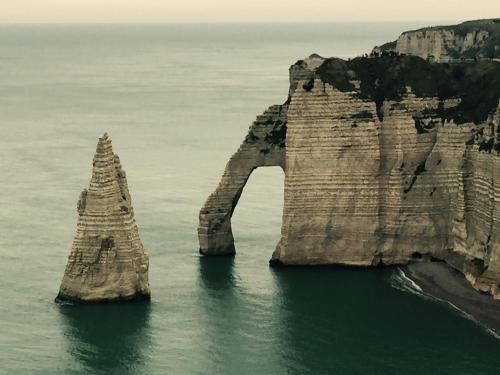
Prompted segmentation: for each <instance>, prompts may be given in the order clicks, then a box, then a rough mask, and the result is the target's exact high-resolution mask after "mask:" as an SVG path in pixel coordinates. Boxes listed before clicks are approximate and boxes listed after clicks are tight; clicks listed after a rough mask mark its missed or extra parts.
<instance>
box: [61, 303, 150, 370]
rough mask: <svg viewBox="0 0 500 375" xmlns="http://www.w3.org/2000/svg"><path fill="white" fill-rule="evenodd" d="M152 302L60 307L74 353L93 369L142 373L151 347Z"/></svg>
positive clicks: (80, 363) (78, 360) (69, 349)
mask: <svg viewBox="0 0 500 375" xmlns="http://www.w3.org/2000/svg"><path fill="white" fill-rule="evenodd" d="M150 309H151V306H150V304H149V303H143V302H137V303H125V304H109V305H88V306H72V305H62V306H60V307H59V312H60V316H61V320H62V323H63V327H64V337H65V339H66V341H67V348H68V351H69V352H70V354H71V356H72V357H73V358H74V359H75V360H76V362H77V363H78V365H79V366H81V367H83V368H84V369H85V370H86V371H87V372H92V373H96V372H97V373H101V372H102V373H110V372H112V373H121V372H123V371H126V372H127V373H136V372H137V373H140V372H141V369H143V368H144V365H145V363H146V360H147V352H148V351H149V349H150V346H151V345H150V341H151V332H150V325H149V315H150Z"/></svg>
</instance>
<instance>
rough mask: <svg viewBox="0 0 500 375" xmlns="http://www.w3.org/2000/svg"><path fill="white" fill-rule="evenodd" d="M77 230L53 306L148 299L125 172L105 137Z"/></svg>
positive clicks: (79, 207) (81, 204)
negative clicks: (58, 304) (57, 301)
mask: <svg viewBox="0 0 500 375" xmlns="http://www.w3.org/2000/svg"><path fill="white" fill-rule="evenodd" d="M77 210H78V215H79V216H78V224H77V230H76V235H75V238H74V240H73V245H72V247H71V252H70V255H69V258H68V263H67V266H66V271H65V272H64V277H63V279H62V283H61V287H60V290H59V294H58V296H57V298H56V300H60V301H73V302H84V303H89V302H110V301H127V300H134V299H149V298H150V290H149V283H148V268H149V257H148V254H147V252H146V251H145V250H144V247H143V246H142V243H141V240H140V238H139V232H138V229H137V225H136V223H135V219H134V210H133V208H132V204H131V199H130V194H129V191H128V185H127V179H126V176H125V172H124V171H123V169H122V166H121V164H120V159H119V158H118V155H116V154H114V153H113V149H112V146H111V140H110V139H109V138H108V135H107V134H104V136H103V137H102V138H100V139H99V143H98V144H97V150H96V153H95V156H94V160H93V170H92V179H91V181H90V186H89V188H88V189H84V190H83V192H82V193H81V195H80V199H79V200H78V205H77Z"/></svg>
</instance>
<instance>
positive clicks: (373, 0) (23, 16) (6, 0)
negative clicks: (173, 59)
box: [0, 0, 500, 23]
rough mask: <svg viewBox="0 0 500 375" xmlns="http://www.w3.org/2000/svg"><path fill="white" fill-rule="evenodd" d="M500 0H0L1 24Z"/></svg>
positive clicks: (484, 8)
mask: <svg viewBox="0 0 500 375" xmlns="http://www.w3.org/2000/svg"><path fill="white" fill-rule="evenodd" d="M493 17H500V0H0V22H1V23H5V22H172V21H173V22H186V21H187V22H199V21H202V22H219V21H225V22H227V21H250V22H259V21H261V22H262V21H420V20H424V21H433V20H435V21H441V20H450V21H460V20H466V19H476V18H493Z"/></svg>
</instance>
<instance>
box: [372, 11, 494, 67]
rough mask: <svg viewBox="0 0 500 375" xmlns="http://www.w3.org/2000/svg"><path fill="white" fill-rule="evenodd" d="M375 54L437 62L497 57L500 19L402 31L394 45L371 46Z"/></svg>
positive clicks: (391, 43)
mask: <svg viewBox="0 0 500 375" xmlns="http://www.w3.org/2000/svg"><path fill="white" fill-rule="evenodd" d="M373 51H374V52H375V53H382V52H384V51H395V52H398V53H402V54H408V55H413V56H419V57H422V58H424V59H431V60H433V61H437V62H447V61H450V60H454V59H474V58H476V59H483V58H499V57H500V19H487V20H477V21H467V22H464V23H461V24H458V25H450V26H438V27H426V28H423V29H419V30H415V31H406V32H404V33H403V34H401V35H400V36H399V38H398V39H397V40H396V41H395V42H390V43H386V44H384V45H382V46H380V47H375V48H374V50H373Z"/></svg>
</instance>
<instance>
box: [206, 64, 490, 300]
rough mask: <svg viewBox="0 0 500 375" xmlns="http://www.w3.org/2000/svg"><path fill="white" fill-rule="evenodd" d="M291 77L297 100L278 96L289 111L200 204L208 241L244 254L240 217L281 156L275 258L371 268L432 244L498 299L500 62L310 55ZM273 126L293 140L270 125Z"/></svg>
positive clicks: (435, 252)
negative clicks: (253, 180)
mask: <svg viewBox="0 0 500 375" xmlns="http://www.w3.org/2000/svg"><path fill="white" fill-rule="evenodd" d="M290 77H291V79H290V81H291V82H290V96H289V98H288V100H287V102H286V103H285V104H284V105H283V106H282V107H271V108H281V111H274V112H273V113H274V114H275V115H274V117H273V116H269V115H268V117H267V118H268V120H266V121H264V123H265V124H266V125H263V124H260V125H258V128H259V129H260V130H261V133H260V135H259V136H258V137H256V138H255V142H254V143H252V142H249V139H253V137H252V136H251V134H253V133H254V130H253V129H254V127H256V124H257V123H258V122H257V123H256V124H254V125H253V126H252V127H251V128H250V132H249V135H248V136H247V138H246V139H245V141H244V142H243V145H242V146H241V148H240V150H238V152H237V153H236V154H235V155H234V156H233V157H232V158H231V160H230V162H229V163H228V165H227V167H226V171H225V173H224V176H223V178H222V181H221V183H220V184H219V187H218V188H217V189H216V191H215V193H213V194H212V195H211V196H210V197H209V199H208V201H207V203H206V204H205V206H204V208H203V209H202V211H201V213H200V227H199V236H200V250H201V252H202V253H203V254H208V255H218V254H232V253H234V244H233V236H232V233H231V226H230V218H231V215H232V213H233V211H234V208H235V205H236V203H237V200H238V198H239V196H240V195H241V192H242V189H243V187H244V184H245V182H246V180H247V179H248V176H249V174H250V173H251V171H252V170H253V169H255V168H256V167H259V166H266V165H280V166H282V167H283V168H284V171H285V202H284V209H283V223H282V230H281V234H282V236H281V240H280V241H279V244H278V246H277V248H276V250H275V252H274V254H273V256H272V260H271V262H272V263H274V264H283V265H332V264H341V265H353V266H373V265H381V264H386V265H390V264H405V263H407V262H409V261H411V260H412V259H414V258H419V257H422V256H423V255H424V254H425V255H426V256H432V257H435V258H439V259H443V260H446V261H447V262H448V263H449V264H451V265H453V266H454V267H455V268H457V269H459V270H460V271H461V272H463V273H464V274H465V275H466V277H467V279H468V280H469V281H470V282H471V283H472V284H473V285H474V287H475V288H477V289H480V290H482V291H485V292H488V293H491V294H493V295H494V296H495V297H496V298H500V289H499V284H500V238H499V235H498V234H497V233H499V232H498V229H500V228H498V226H499V225H500V224H499V223H500V211H499V208H498V204H499V203H498V202H499V200H500V187H499V184H497V183H496V179H497V176H499V175H500V156H499V155H498V152H499V151H500V135H499V130H500V129H499V126H500V121H499V119H500V109H499V107H498V98H499V96H500V95H499V94H500V92H499V91H500V64H499V63H496V62H492V61H481V62H477V63H473V64H453V65H448V64H446V65H443V64H431V63H429V62H426V61H425V60H423V59H421V58H418V57H413V56H384V57H378V58H357V59H354V60H350V61H344V60H340V59H322V58H320V57H318V56H312V57H311V58H310V59H306V60H301V61H299V62H297V63H296V64H295V65H294V66H292V68H291V69H290ZM278 112H279V113H280V115H279V116H277V115H276V113H278ZM278 118H279V122H275V121H276V120H277V119H278ZM277 123H279V124H282V123H286V134H283V136H284V147H283V140H282V139H280V142H279V143H280V145H279V146H276V145H273V144H272V143H270V142H269V138H268V137H266V136H265V135H266V134H268V133H269V132H270V131H271V130H272V129H274V128H275V126H276V124H277ZM263 149H265V150H270V151H269V152H267V153H263V152H262V151H261V150H263Z"/></svg>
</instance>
